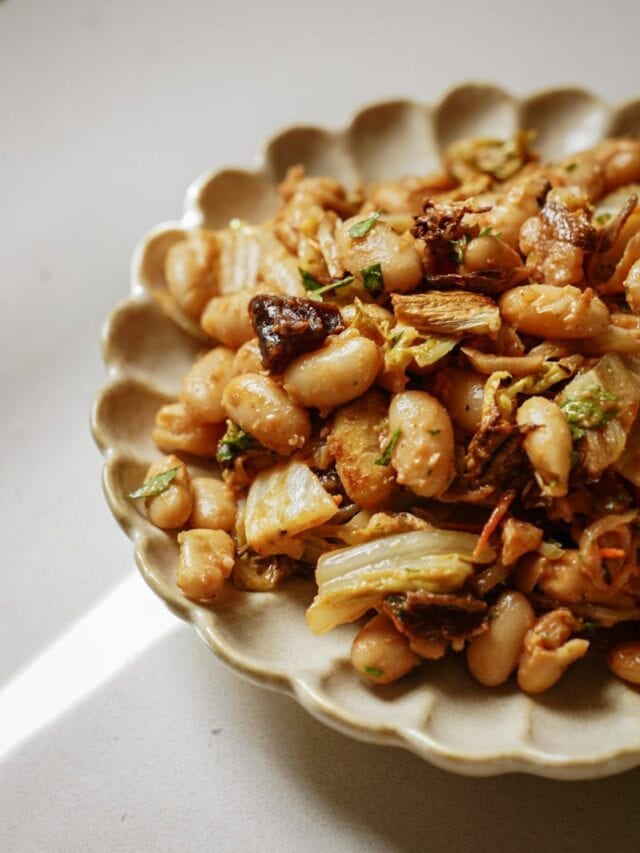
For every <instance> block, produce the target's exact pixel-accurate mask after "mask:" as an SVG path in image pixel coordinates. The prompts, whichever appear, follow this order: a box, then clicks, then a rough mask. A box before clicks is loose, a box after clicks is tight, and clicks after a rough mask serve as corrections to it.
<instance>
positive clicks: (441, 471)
mask: <svg viewBox="0 0 640 853" xmlns="http://www.w3.org/2000/svg"><path fill="white" fill-rule="evenodd" d="M397 431H399V433H398V434H399V438H398V440H397V443H396V445H395V448H394V450H393V453H392V456H391V464H392V465H393V467H394V468H395V470H396V472H397V480H398V482H399V483H400V484H401V485H403V486H407V488H409V489H411V491H412V492H414V493H415V494H416V495H420V496H421V497H425V498H431V497H440V495H442V494H443V493H444V492H445V491H446V490H447V488H448V486H449V484H450V483H451V481H452V480H453V477H454V475H455V465H454V455H453V454H454V444H453V427H452V425H451V418H450V417H449V414H448V412H447V410H446V409H445V408H444V406H442V405H441V404H440V403H439V402H438V401H437V400H436V398H435V397H432V396H431V394H428V393H427V392H426V391H403V392H401V393H400V394H396V395H395V396H394V397H393V399H392V401H391V406H390V407H389V435H390V436H392V435H394V433H396V432H397Z"/></svg>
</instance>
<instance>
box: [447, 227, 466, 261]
mask: <svg viewBox="0 0 640 853" xmlns="http://www.w3.org/2000/svg"><path fill="white" fill-rule="evenodd" d="M470 242H471V237H470V236H469V235H468V234H465V235H464V237H461V238H460V239H459V240H449V245H450V246H451V253H450V255H449V260H450V261H451V262H452V263H454V264H463V263H464V250H465V249H466V247H467V245H468V244H469V243H470Z"/></svg>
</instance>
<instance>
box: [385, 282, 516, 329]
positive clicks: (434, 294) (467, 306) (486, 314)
mask: <svg viewBox="0 0 640 853" xmlns="http://www.w3.org/2000/svg"><path fill="white" fill-rule="evenodd" d="M391 300H392V302H393V310H394V313H395V315H396V318H397V320H398V321H399V322H401V323H406V324H407V325H408V326H413V327H414V328H415V329H417V330H418V331H419V332H423V333H428V334H441V335H469V334H479V335H492V334H496V333H497V332H498V330H499V328H500V323H501V320H500V311H499V309H498V306H497V305H496V304H495V302H494V301H493V300H492V299H489V297H488V296H483V295H482V294H480V293H467V292H466V291H455V290H454V291H442V290H431V291H429V292H428V293H412V294H409V295H404V294H399V293H394V294H393V295H392V297H391Z"/></svg>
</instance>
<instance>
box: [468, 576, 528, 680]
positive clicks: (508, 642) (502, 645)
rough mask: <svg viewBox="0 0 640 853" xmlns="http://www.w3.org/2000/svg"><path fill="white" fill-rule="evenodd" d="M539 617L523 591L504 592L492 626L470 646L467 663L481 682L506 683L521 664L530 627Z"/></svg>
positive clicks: (492, 616)
mask: <svg viewBox="0 0 640 853" xmlns="http://www.w3.org/2000/svg"><path fill="white" fill-rule="evenodd" d="M535 621H536V617H535V613H534V612H533V607H531V605H530V604H529V601H528V599H527V598H526V597H525V596H524V595H522V593H520V592H512V591H508V592H503V593H502V595H500V597H499V598H498V600H497V601H496V603H495V604H494V606H493V607H492V608H491V613H490V615H489V628H488V630H487V631H486V632H485V633H484V634H480V636H479V637H475V638H474V639H472V640H471V641H470V643H469V645H468V646H467V666H468V667H469V671H470V672H471V674H472V675H473V676H474V678H476V679H477V680H478V681H479V682H480V684H484V685H485V686H486V687H495V686H496V685H498V684H503V683H504V682H505V681H506V680H507V679H508V678H509V676H510V675H511V673H512V672H513V671H514V669H515V668H516V667H517V666H518V659H519V658H520V654H521V652H522V649H523V647H524V638H525V635H526V633H527V631H528V630H529V629H530V628H532V627H533V625H534V624H535Z"/></svg>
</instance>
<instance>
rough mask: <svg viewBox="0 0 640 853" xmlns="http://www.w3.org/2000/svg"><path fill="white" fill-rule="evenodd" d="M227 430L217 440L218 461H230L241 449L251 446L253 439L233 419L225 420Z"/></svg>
mask: <svg viewBox="0 0 640 853" xmlns="http://www.w3.org/2000/svg"><path fill="white" fill-rule="evenodd" d="M227 424H228V426H227V431H226V432H225V434H224V435H223V436H222V438H221V439H220V441H219V442H218V452H217V453H216V459H217V460H218V462H220V463H223V462H231V460H232V459H233V458H234V457H235V456H237V455H238V453H240V452H241V451H242V450H246V449H247V448H248V447H250V446H251V443H252V442H253V439H252V438H251V436H250V435H249V433H248V432H245V431H244V430H243V429H240V427H239V426H237V425H236V424H234V423H233V421H228V422H227Z"/></svg>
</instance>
